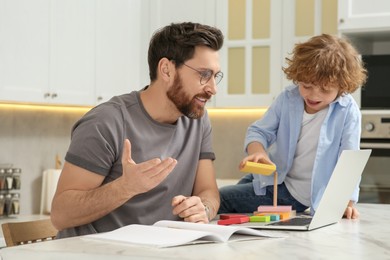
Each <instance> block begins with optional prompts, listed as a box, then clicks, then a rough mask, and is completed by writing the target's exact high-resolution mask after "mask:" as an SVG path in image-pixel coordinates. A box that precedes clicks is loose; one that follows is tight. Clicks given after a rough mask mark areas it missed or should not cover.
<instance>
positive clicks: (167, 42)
mask: <svg viewBox="0 0 390 260" xmlns="http://www.w3.org/2000/svg"><path fill="white" fill-rule="evenodd" d="M222 45H223V34H222V32H221V31H220V30H219V29H217V28H215V27H211V26H208V25H203V24H199V23H191V22H185V23H172V24H170V25H168V26H165V27H163V28H161V29H159V30H158V31H156V32H155V33H154V34H153V36H152V38H151V40H150V44H149V51H148V63H149V76H150V80H151V81H154V80H156V78H157V66H158V63H159V61H160V60H161V59H162V58H164V57H165V58H167V59H169V60H174V61H175V66H176V67H179V66H181V65H182V64H183V63H184V62H185V61H186V60H189V59H191V58H192V57H193V56H194V52H195V47H197V46H206V47H209V48H211V49H213V50H215V51H218V50H219V49H220V48H221V47H222Z"/></svg>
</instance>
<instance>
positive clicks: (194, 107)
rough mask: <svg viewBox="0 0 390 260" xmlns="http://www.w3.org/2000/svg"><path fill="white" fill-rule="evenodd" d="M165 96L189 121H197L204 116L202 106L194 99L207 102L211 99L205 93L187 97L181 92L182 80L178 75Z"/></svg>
mask: <svg viewBox="0 0 390 260" xmlns="http://www.w3.org/2000/svg"><path fill="white" fill-rule="evenodd" d="M167 96H168V98H169V99H170V100H171V101H172V102H173V104H175V106H176V108H177V109H178V110H179V111H180V112H181V113H182V114H183V115H185V116H187V117H189V118H191V119H198V118H200V117H202V116H203V114H204V106H199V105H198V104H197V102H196V101H195V98H196V97H200V98H203V99H206V100H208V99H210V97H211V96H210V95H208V94H207V93H205V94H202V95H196V96H195V97H193V98H191V97H188V96H187V95H186V93H185V92H184V90H183V84H182V80H181V78H180V76H179V75H176V76H175V80H174V82H173V85H172V87H171V88H170V89H169V90H168V93H167Z"/></svg>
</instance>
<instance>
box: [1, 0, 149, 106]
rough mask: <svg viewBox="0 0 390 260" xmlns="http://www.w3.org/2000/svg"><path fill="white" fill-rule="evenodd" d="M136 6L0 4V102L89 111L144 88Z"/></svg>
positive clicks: (42, 1)
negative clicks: (76, 107)
mask: <svg viewBox="0 0 390 260" xmlns="http://www.w3.org/2000/svg"><path fill="white" fill-rule="evenodd" d="M141 2H142V1H140V0H112V1H108V0H34V1H31V0H0V75H1V76H0V101H1V102H26V103H50V104H64V105H95V104H97V103H100V102H102V101H106V100H108V99H109V98H111V97H112V96H114V95H118V94H123V93H128V92H130V91H131V90H134V89H139V88H141V87H143V86H141V82H140V78H141V73H140V71H141V70H142V69H143V68H141V66H140V55H142V58H143V59H145V60H146V53H145V54H144V53H141V52H140V45H141V42H142V43H143V40H141V38H142V37H141V35H140V33H141V30H143V29H144V28H142V21H141V17H142V19H148V18H147V17H145V16H142V13H141V11H142V10H141ZM146 44H147V43H146ZM145 69H147V67H146V68H144V70H145Z"/></svg>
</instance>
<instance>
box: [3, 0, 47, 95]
mask: <svg viewBox="0 0 390 260" xmlns="http://www.w3.org/2000/svg"><path fill="white" fill-rule="evenodd" d="M48 9H49V0H35V1H30V0H0V100H1V101H7V102H9V101H11V102H12V101H17V102H43V101H44V93H46V92H47V89H48V73H49V72H48V71H49V67H48V60H49V39H48V37H49V33H48V31H49V30H48V28H49V15H48V14H49V11H48Z"/></svg>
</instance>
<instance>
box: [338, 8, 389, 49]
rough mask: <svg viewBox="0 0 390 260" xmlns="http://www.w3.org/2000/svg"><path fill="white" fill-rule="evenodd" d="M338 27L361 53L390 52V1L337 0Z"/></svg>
mask: <svg viewBox="0 0 390 260" xmlns="http://www.w3.org/2000/svg"><path fill="white" fill-rule="evenodd" d="M338 29H339V32H340V34H341V35H344V36H346V37H348V38H349V39H350V40H351V41H352V43H353V44H354V45H355V46H356V47H357V48H358V50H359V52H360V53H361V54H390V1H388V0H371V1H366V0H354V1H339V2H338Z"/></svg>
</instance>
